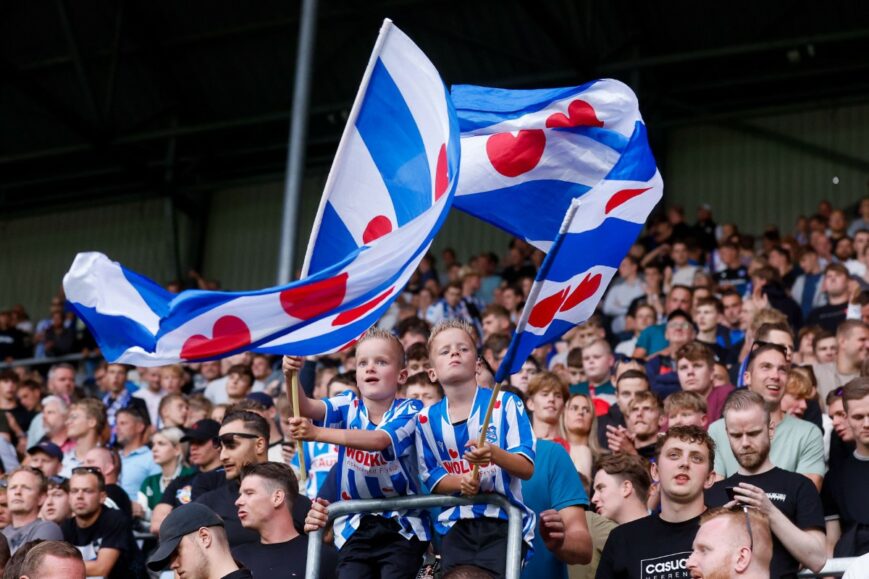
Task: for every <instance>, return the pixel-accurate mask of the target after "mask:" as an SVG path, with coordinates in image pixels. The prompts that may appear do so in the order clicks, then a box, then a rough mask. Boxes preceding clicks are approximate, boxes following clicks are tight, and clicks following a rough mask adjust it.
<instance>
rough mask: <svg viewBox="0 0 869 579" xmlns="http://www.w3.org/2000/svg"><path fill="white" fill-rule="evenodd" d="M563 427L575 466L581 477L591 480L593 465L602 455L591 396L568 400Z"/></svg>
mask: <svg viewBox="0 0 869 579" xmlns="http://www.w3.org/2000/svg"><path fill="white" fill-rule="evenodd" d="M562 427H563V428H564V436H565V439H566V440H567V443H568V445H569V446H570V448H569V449H568V451H567V452H568V453H569V454H570V459H571V460H572V461H573V465H574V466H575V467H576V470H577V471H579V473H580V474H581V475H584V476H585V477H586V478H587V479H588V480H591V473H592V464H593V463H594V461H595V459H596V458H597V457H598V456H599V455H600V453H601V449H600V444H599V442H598V437H597V416H595V414H594V402H593V401H592V399H591V396H589V395H588V394H573V395H572V396H571V397H570V399H568V401H567V404H566V405H565V407H564V412H563V414H562Z"/></svg>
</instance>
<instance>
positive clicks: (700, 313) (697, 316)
mask: <svg viewBox="0 0 869 579" xmlns="http://www.w3.org/2000/svg"><path fill="white" fill-rule="evenodd" d="M694 321H695V322H696V323H697V327H698V328H700V331H701V332H709V331H711V330H714V329H715V327H716V326H717V325H718V309H717V308H716V307H715V306H710V305H702V306H697V310H696V311H695V312H694Z"/></svg>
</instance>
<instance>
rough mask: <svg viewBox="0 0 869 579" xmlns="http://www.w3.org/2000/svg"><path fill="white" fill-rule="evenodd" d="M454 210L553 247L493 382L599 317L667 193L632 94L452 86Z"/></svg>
mask: <svg viewBox="0 0 869 579" xmlns="http://www.w3.org/2000/svg"><path fill="white" fill-rule="evenodd" d="M452 97H453V103H454V105H455V107H456V110H457V112H458V115H459V125H460V127H461V130H462V165H461V171H460V174H459V184H458V190H457V192H456V201H455V204H456V207H458V208H459V209H462V210H463V211H466V212H467V213H470V214H472V215H475V216H477V217H479V218H480V219H483V220H484V221H488V222H489V223H492V224H494V225H496V226H498V227H500V228H502V229H505V230H506V231H508V232H510V233H512V234H513V235H515V236H517V237H520V238H522V239H525V240H526V241H528V242H529V243H530V244H532V245H534V246H535V247H537V248H539V249H541V250H543V251H545V252H547V255H546V258H545V260H544V262H543V264H542V266H541V268H540V271H538V273H537V278H536V280H535V282H534V285H533V286H532V289H531V292H530V295H529V297H528V300H527V302H526V305H525V308H524V310H523V312H522V314H521V316H520V319H519V322H518V324H517V328H516V332H515V333H514V334H513V337H512V341H511V343H510V347H509V348H508V350H507V355H506V356H505V357H504V360H503V361H502V363H501V366H500V367H499V368H498V371H497V375H496V379H498V380H499V381H500V380H502V379H504V378H505V377H506V376H507V375H509V374H513V373H515V372H518V371H519V369H520V368H521V367H522V363H523V362H524V361H525V360H526V359H527V358H528V356H530V355H531V352H532V351H533V350H534V348H536V347H538V346H540V345H543V344H547V343H550V342H553V341H554V340H556V339H558V338H559V337H560V336H561V335H563V334H564V333H565V332H566V331H568V330H569V329H570V328H572V327H574V326H575V325H577V324H581V323H583V322H585V321H586V320H587V319H588V318H589V317H590V316H591V315H592V314H593V313H594V310H595V308H596V307H597V305H598V303H599V302H600V300H601V298H602V297H603V294H604V292H605V291H606V288H607V286H608V285H609V283H610V281H611V280H612V278H613V276H614V275H615V273H616V271H617V270H618V266H619V263H620V262H621V260H622V259H623V258H624V256H625V255H626V254H627V252H628V250H629V249H630V247H631V245H632V244H633V243H634V241H635V240H636V238H637V236H638V235H639V233H640V231H641V230H642V228H643V224H644V223H645V221H646V219H647V218H648V216H649V214H650V213H651V211H652V209H654V207H655V205H657V203H658V201H659V200H660V199H661V196H662V194H663V181H662V179H661V175H660V173H659V172H658V169H657V166H656V164H655V159H654V157H653V156H652V151H651V148H650V147H649V142H648V137H647V134H646V126H645V124H644V123H643V120H642V117H641V116H640V111H639V104H638V103H637V99H636V96H635V95H634V93H633V91H631V89H630V88H629V87H627V86H626V85H624V84H623V83H621V82H618V81H616V80H610V79H604V80H598V81H594V82H590V83H587V84H584V85H582V86H578V87H570V88H560V89H546V90H524V91H516V90H503V89H493V88H486V87H477V86H456V87H453V89H452Z"/></svg>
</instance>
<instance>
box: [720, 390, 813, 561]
mask: <svg viewBox="0 0 869 579" xmlns="http://www.w3.org/2000/svg"><path fill="white" fill-rule="evenodd" d="M769 419H770V417H769V413H768V412H767V410H766V406H765V402H764V399H763V397H761V396H760V395H759V394H757V393H756V392H751V391H749V390H739V391H738V392H735V393H734V394H733V395H732V396H731V397H730V398H728V400H727V404H726V405H725V406H724V423H725V427H726V430H727V438H728V440H729V446H730V449H731V451H732V452H733V454H734V455H735V456H736V460H737V462H738V463H739V469H738V470H737V472H736V473H735V474H733V475H732V476H730V477H728V478H726V479H724V480H722V481H718V482H716V483H715V484H714V485H713V486H712V488H711V489H709V490H708V491H707V492H706V504H707V505H708V506H710V507H717V506H724V505H725V504H727V503H729V502H730V500H731V499H730V498H729V497H728V496H727V493H726V492H725V490H726V489H727V488H732V489H733V492H734V496H735V498H736V501H737V504H738V505H739V506H742V507H749V508H752V509H757V510H758V511H759V512H760V513H762V514H763V515H764V516H766V517H768V518H769V523H770V528H771V530H772V534H773V538H774V542H773V549H772V565H771V567H770V574H771V576H773V577H782V578H796V575H797V571H799V569H800V565H804V566H806V567H808V568H809V569H811V570H812V571H814V572H815V573H818V572H819V571H820V570H821V568H822V567H823V566H824V564H825V563H826V562H827V556H826V549H825V542H824V530H823V529H824V514H823V509H822V507H821V499H820V496H819V495H818V491H817V490H816V489H815V487H814V485H813V484H812V483H811V481H809V480H808V479H807V478H806V477H804V476H802V475H799V474H796V473H793V472H789V471H786V470H783V469H780V468H778V467H776V466H774V465H773V463H772V462H771V461H770V459H769V450H770V435H769V432H770V428H769Z"/></svg>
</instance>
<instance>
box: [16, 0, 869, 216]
mask: <svg viewBox="0 0 869 579" xmlns="http://www.w3.org/2000/svg"><path fill="white" fill-rule="evenodd" d="M299 10H300V3H299V2H298V1H294V2H287V1H285V0H257V1H255V2H238V1H227V0H207V1H206V0H188V1H184V2H173V1H168V0H161V1H152V2H144V1H141V0H139V1H136V0H83V1H78V2H73V1H71V0H45V1H43V2H32V1H26V0H2V1H0V30H2V35H0V126H2V131H0V211H2V214H3V215H5V216H10V215H16V214H20V213H28V212H33V211H59V210H62V209H63V208H64V207H68V206H80V205H84V204H90V203H96V202H103V201H106V200H110V199H114V200H118V199H125V198H137V197H142V196H168V197H170V198H171V199H173V201H174V202H175V204H176V205H177V207H179V208H180V209H181V210H184V211H190V210H192V209H191V207H193V206H195V205H196V204H197V200H198V199H201V196H203V195H207V194H208V192H209V191H213V190H215V189H218V188H223V187H227V186H231V185H235V184H243V183H249V182H253V181H262V180H272V181H275V180H280V179H282V175H283V171H284V166H285V160H286V146H287V137H288V132H289V129H288V123H289V111H290V105H291V102H290V101H291V92H292V87H291V85H292V78H293V68H294V63H295V52H296V41H297V38H298V25H299ZM384 17H389V18H392V19H393V20H394V21H395V23H396V24H397V25H398V26H399V27H400V28H402V29H403V30H404V31H405V32H406V33H408V35H410V36H411V38H413V39H414V40H415V41H416V43H417V44H418V45H419V46H420V47H421V48H422V49H423V50H424V51H425V52H426V53H427V54H428V55H429V57H430V58H431V60H432V61H433V62H434V63H435V65H436V66H437V67H438V69H439V70H440V72H441V74H442V76H443V77H444V79H445V81H446V82H447V83H449V84H453V83H470V84H481V85H489V86H500V87H510V88H537V87H548V86H565V85H572V84H580V83H583V82H586V81H588V80H591V79H595V78H601V77H613V78H618V79H620V80H622V81H624V82H626V83H628V84H629V85H631V86H632V87H633V88H634V90H635V91H636V92H637V93H638V95H639V97H640V104H641V108H642V110H643V114H644V116H645V118H646V121H647V123H648V125H649V127H650V131H651V135H652V140H653V146H654V144H655V143H656V142H657V143H661V142H662V141H663V139H664V136H665V134H666V131H667V130H668V129H669V128H671V127H674V126H679V125H686V124H696V123H724V124H727V125H728V126H730V127H734V128H737V129H739V128H740V127H742V129H743V130H745V131H748V132H750V131H757V130H760V129H757V128H756V127H752V125H750V123H748V122H747V119H748V120H750V118H751V117H752V116H759V115H767V114H775V113H778V112H787V111H792V110H805V109H808V108H815V107H828V106H837V105H843V104H850V103H856V102H865V101H867V100H869V3H865V2H861V1H859V0H852V1H843V2H836V1H834V2H811V1H784V0H770V1H766V2H737V3H733V2H682V1H679V2H664V1H655V2H651V1H650V2H639V1H624V0H599V1H593V0H581V1H576V0H538V1H536V2H530V1H527V0H464V1H455V0H440V1H439V0H427V1H419V0H379V1H378V0H372V1H368V2H359V1H352V0H321V1H320V9H319V17H318V21H317V36H316V53H315V58H314V74H313V85H312V94H311V110H310V117H309V118H310V121H309V132H308V149H307V161H308V165H309V166H313V165H321V166H322V165H328V163H329V162H331V158H332V155H333V154H334V151H335V147H336V145H337V143H338V139H339V137H340V135H341V131H342V129H343V125H344V121H345V119H346V115H347V111H348V109H349V107H350V105H351V103H352V100H353V97H354V95H355V92H356V89H357V87H358V83H359V80H360V78H361V76H362V72H363V70H364V67H365V63H366V62H367V60H368V56H369V53H370V50H371V47H372V45H373V42H374V39H375V37H376V35H377V31H378V28H379V26H380V23H381V21H382V19H383V18H384ZM764 136H765V137H766V138H771V139H777V138H778V139H782V140H783V141H784V140H786V139H787V137H785V136H783V135H775V134H766V135H764ZM786 144H787V143H786ZM790 145H792V146H799V143H790ZM661 149H663V147H658V152H659V156H660V155H661ZM818 153H819V154H824V151H818ZM829 154H831V155H833V154H834V153H833V152H829ZM664 162H665V160H664Z"/></svg>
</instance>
